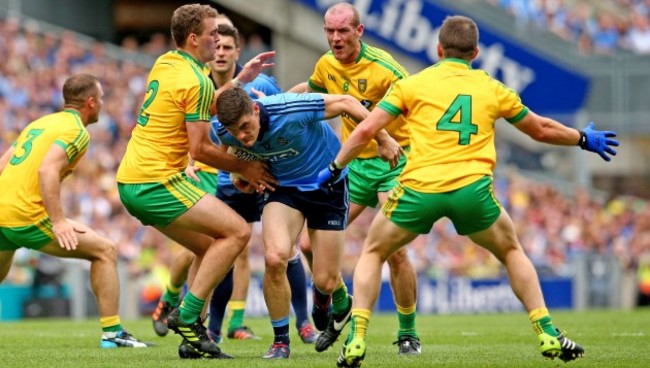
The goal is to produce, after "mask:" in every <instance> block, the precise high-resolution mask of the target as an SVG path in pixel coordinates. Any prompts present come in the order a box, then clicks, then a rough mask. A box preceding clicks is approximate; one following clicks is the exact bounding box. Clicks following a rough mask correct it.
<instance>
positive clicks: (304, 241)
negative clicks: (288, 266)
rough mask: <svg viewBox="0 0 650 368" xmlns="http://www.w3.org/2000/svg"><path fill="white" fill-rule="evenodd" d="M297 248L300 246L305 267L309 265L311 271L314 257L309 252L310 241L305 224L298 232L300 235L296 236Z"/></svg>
mask: <svg viewBox="0 0 650 368" xmlns="http://www.w3.org/2000/svg"><path fill="white" fill-rule="evenodd" d="M298 248H300V252H301V253H302V255H303V256H305V260H306V261H307V267H309V271H310V272H311V270H312V268H313V267H312V265H313V262H314V257H313V256H312V253H311V242H310V241H309V233H308V232H307V227H306V226H305V228H304V229H303V231H302V232H301V233H300V237H298Z"/></svg>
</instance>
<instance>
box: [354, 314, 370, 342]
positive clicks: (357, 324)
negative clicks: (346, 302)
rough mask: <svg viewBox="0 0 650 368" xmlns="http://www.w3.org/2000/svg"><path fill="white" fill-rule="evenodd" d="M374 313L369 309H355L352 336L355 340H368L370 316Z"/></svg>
mask: <svg viewBox="0 0 650 368" xmlns="http://www.w3.org/2000/svg"><path fill="white" fill-rule="evenodd" d="M371 314H372V311H371V310H369V309H362V308H353V309H352V324H351V327H350V329H351V331H350V333H351V335H352V337H353V338H355V339H357V338H359V339H363V340H365V339H366V334H367V333H368V323H370V315H371Z"/></svg>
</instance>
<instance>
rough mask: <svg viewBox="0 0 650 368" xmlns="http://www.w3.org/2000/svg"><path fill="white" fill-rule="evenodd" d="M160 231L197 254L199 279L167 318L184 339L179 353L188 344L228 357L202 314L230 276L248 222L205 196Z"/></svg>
mask: <svg viewBox="0 0 650 368" xmlns="http://www.w3.org/2000/svg"><path fill="white" fill-rule="evenodd" d="M215 214H219V215H218V216H215ZM159 230H161V231H162V232H163V234H165V235H166V236H167V237H169V238H171V239H172V240H175V241H176V242H178V243H179V244H181V245H183V246H185V247H186V248H188V249H190V250H191V251H192V252H193V253H194V254H195V255H196V257H195V259H194V262H193V264H192V267H196V268H197V271H196V276H195V278H194V280H193V281H189V282H190V286H189V288H188V292H187V293H186V295H185V297H184V298H183V302H182V303H181V307H180V308H179V309H177V310H174V311H173V312H172V313H171V314H170V316H169V318H168V324H169V328H170V329H172V330H174V331H175V332H177V333H179V334H181V335H182V336H183V338H184V339H185V341H184V342H183V343H181V346H180V347H179V351H180V350H181V349H183V348H185V347H184V346H183V344H185V342H186V341H187V344H185V345H188V344H189V345H190V346H189V347H190V348H194V350H195V352H198V353H200V354H202V355H203V356H206V357H209V358H229V356H228V355H226V354H223V353H222V352H221V350H220V349H219V348H218V347H217V345H216V343H214V342H213V341H212V340H210V339H209V337H208V334H207V330H206V328H205V327H204V326H203V323H202V321H201V318H200V315H201V312H202V310H203V308H204V306H205V302H206V298H208V296H209V294H210V293H211V292H212V289H214V287H215V286H216V284H217V283H219V282H221V280H222V279H223V278H224V277H225V275H226V274H227V273H228V271H229V270H230V268H231V267H232V264H233V262H234V260H235V258H236V257H237V256H238V255H239V253H241V251H242V250H243V248H244V247H245V245H246V243H247V242H248V240H249V238H250V230H249V228H248V227H247V226H246V222H244V220H243V219H242V218H241V217H240V216H239V215H237V214H236V213H235V212H234V211H233V210H231V209H230V207H228V206H227V205H225V204H224V203H223V202H221V201H219V200H218V199H216V198H215V197H213V196H211V195H205V196H203V197H202V198H201V199H200V200H199V201H198V202H196V204H194V205H193V206H192V207H190V208H189V209H188V210H187V211H186V212H185V213H183V214H182V215H180V216H179V217H177V218H176V219H175V220H173V221H172V222H171V223H170V224H169V225H167V226H165V227H163V228H160V229H159ZM188 357H189V356H188Z"/></svg>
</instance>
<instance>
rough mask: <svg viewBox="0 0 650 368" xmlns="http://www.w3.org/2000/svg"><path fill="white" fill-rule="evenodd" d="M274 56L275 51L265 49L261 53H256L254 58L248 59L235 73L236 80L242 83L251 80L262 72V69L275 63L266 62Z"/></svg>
mask: <svg viewBox="0 0 650 368" xmlns="http://www.w3.org/2000/svg"><path fill="white" fill-rule="evenodd" d="M274 56H275V51H267V52H263V53H261V54H258V55H257V56H255V57H254V58H252V59H250V60H249V61H248V62H247V63H246V64H244V68H243V69H242V70H241V71H240V72H239V74H237V80H238V81H240V82H241V83H242V84H246V83H250V82H252V81H253V80H254V79H255V78H257V76H258V75H259V74H260V72H262V70H264V69H267V68H270V67H272V66H273V65H275V63H267V62H266V61H267V60H269V59H270V58H272V57H274Z"/></svg>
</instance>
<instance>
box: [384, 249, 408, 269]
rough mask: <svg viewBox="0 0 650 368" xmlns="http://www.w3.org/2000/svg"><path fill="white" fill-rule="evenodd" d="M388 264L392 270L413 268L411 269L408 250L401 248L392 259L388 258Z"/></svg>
mask: <svg viewBox="0 0 650 368" xmlns="http://www.w3.org/2000/svg"><path fill="white" fill-rule="evenodd" d="M387 262H388V266H389V267H390V268H391V270H394V269H395V270H396V269H409V268H413V267H411V261H410V260H409V257H408V252H407V251H406V248H400V249H399V250H397V251H396V252H395V253H393V254H392V255H391V256H390V257H388V260H387Z"/></svg>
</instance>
